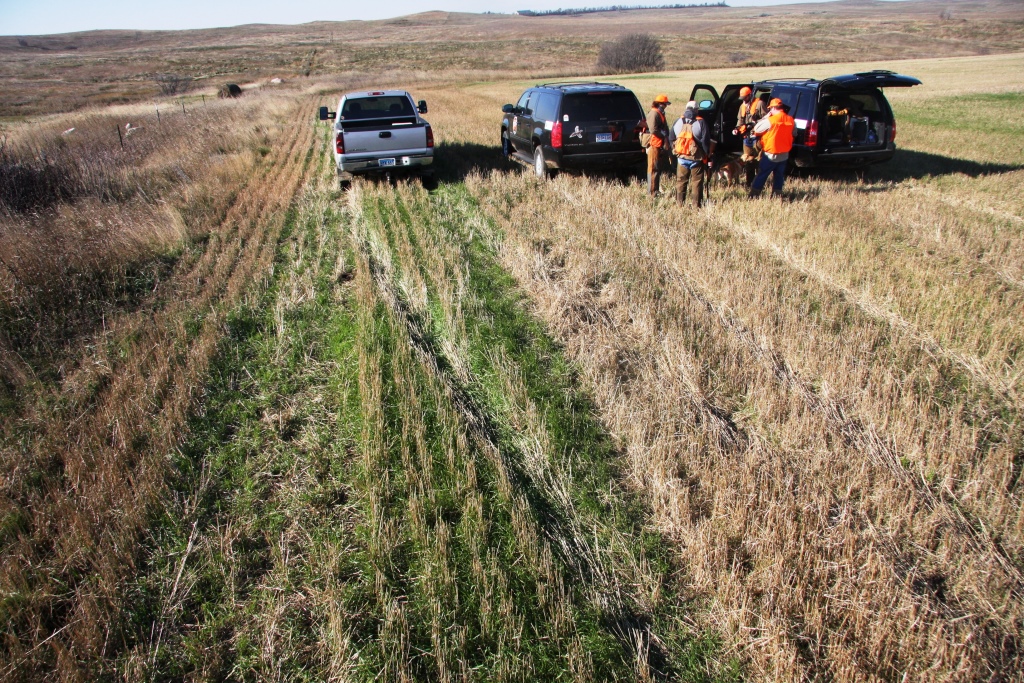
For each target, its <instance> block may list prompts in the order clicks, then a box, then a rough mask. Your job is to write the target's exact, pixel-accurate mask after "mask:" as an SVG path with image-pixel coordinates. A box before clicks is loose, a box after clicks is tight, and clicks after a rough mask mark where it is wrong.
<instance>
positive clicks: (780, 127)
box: [761, 111, 796, 154]
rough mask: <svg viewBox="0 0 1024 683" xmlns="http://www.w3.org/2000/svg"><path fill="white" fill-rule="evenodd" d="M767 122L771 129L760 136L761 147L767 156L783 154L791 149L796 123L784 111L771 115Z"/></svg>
mask: <svg viewBox="0 0 1024 683" xmlns="http://www.w3.org/2000/svg"><path fill="white" fill-rule="evenodd" d="M768 121H769V122H770V123H771V124H772V127H771V128H769V129H768V132H767V133H765V134H764V135H762V136H761V145H762V148H763V149H764V151H766V152H768V153H769V154H785V153H787V152H789V151H790V150H791V149H793V127H794V126H795V125H796V121H794V120H793V117H792V116H790V115H789V114H787V113H786V112H784V111H780V112H778V113H775V114H772V115H771V117H770V118H769V119H768Z"/></svg>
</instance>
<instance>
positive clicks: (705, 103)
mask: <svg viewBox="0 0 1024 683" xmlns="http://www.w3.org/2000/svg"><path fill="white" fill-rule="evenodd" d="M713 106H715V103H714V102H712V101H711V100H701V101H700V104H698V105H697V108H698V109H711V107H713Z"/></svg>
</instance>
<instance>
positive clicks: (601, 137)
mask: <svg viewBox="0 0 1024 683" xmlns="http://www.w3.org/2000/svg"><path fill="white" fill-rule="evenodd" d="M597 141H598V142H611V141H612V134H611V133H598V134H597Z"/></svg>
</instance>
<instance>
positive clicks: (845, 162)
mask: <svg viewBox="0 0 1024 683" xmlns="http://www.w3.org/2000/svg"><path fill="white" fill-rule="evenodd" d="M913 85H921V81H919V80H917V79H916V78H911V77H910V76H901V75H900V74H896V73H893V72H892V71H868V72H865V73H858V74H848V75H845V76H835V77H833V78H826V79H825V80H823V81H818V80H815V79H813V78H779V79H773V80H766V81H757V82H755V83H740V84H736V85H727V86H725V90H723V91H722V95H721V97H719V95H718V92H717V91H716V90H715V89H714V88H713V87H711V86H710V85H705V84H703V83H701V84H698V85H695V86H694V88H693V92H692V93H691V94H690V99H692V100H693V101H695V102H696V103H697V106H698V108H699V109H700V110H701V111H702V112H703V115H704V118H705V120H708V121H714V126H713V134H714V137H715V139H716V140H717V141H718V153H724V154H733V153H735V154H740V153H742V147H743V140H742V136H740V135H734V134H733V132H732V131H733V129H734V128H735V127H736V115H737V114H738V113H739V109H740V94H739V93H740V88H742V87H743V86H748V87H750V88H751V89H752V90H753V96H754V97H759V98H761V100H762V101H764V103H765V104H767V103H768V101H769V99H770V98H775V97H778V98H779V99H780V100H782V102H783V103H784V104H787V105H789V114H790V115H791V116H792V117H793V118H794V119H796V131H795V135H794V136H793V151H792V153H791V154H790V159H791V163H793V164H795V165H796V166H799V167H802V168H809V167H812V166H815V167H821V166H847V167H857V166H866V165H868V164H877V163H880V162H883V161H888V160H889V159H891V158H892V155H893V154H894V153H895V152H896V143H895V140H896V119H895V118H894V117H893V113H892V108H891V107H890V106H889V102H888V100H886V99H885V95H883V94H882V90H881V89H882V88H907V87H910V86H913Z"/></svg>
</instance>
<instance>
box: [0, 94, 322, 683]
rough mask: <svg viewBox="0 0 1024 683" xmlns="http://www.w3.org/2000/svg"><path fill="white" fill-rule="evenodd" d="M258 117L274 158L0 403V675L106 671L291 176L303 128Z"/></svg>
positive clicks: (302, 154)
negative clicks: (133, 293) (193, 417)
mask: <svg viewBox="0 0 1024 683" xmlns="http://www.w3.org/2000/svg"><path fill="white" fill-rule="evenodd" d="M284 111H288V109H284ZM271 120H273V119H271ZM274 128H276V129H278V130H281V129H280V128H279V126H278V125H272V124H269V125H268V129H267V134H268V135H269V136H270V137H269V140H270V142H271V144H272V148H270V149H269V154H268V161H269V162H277V163H270V164H268V165H267V167H266V169H265V170H260V171H259V172H257V173H256V174H255V176H254V177H253V178H252V179H251V181H250V182H249V183H248V184H247V185H246V186H245V188H244V189H242V190H240V191H239V189H238V187H237V185H236V187H235V188H234V192H238V194H237V196H235V197H234V199H233V201H230V202H228V203H227V204H225V205H224V207H223V210H224V212H225V213H224V215H223V217H222V221H218V222H216V223H213V224H207V225H206V226H205V230H208V231H209V234H208V236H207V237H206V239H205V241H204V242H202V243H201V245H200V246H199V248H196V249H191V250H186V252H185V253H184V255H183V257H182V258H180V259H179V260H178V262H177V263H176V264H175V266H174V267H173V268H172V269H170V271H169V272H167V273H166V277H165V278H162V279H161V280H160V281H159V282H158V283H157V286H155V291H154V292H153V293H152V294H151V295H148V296H147V297H146V299H145V305H143V306H139V307H137V310H131V309H129V310H117V309H115V310H113V311H112V315H111V316H110V317H108V318H106V319H105V320H103V321H102V322H103V325H102V328H100V329H97V330H96V334H95V335H94V336H92V337H91V338H90V339H87V340H86V341H85V342H84V343H79V344H78V346H77V347H76V349H75V350H74V352H73V353H69V354H68V358H69V362H68V364H67V365H66V366H64V367H62V368H60V372H59V373H58V374H57V376H56V377H46V378H44V381H40V382H38V383H30V384H27V385H26V386H24V387H22V388H20V389H18V390H17V391H16V393H15V394H14V399H13V402H8V403H7V404H6V405H5V411H4V414H3V419H2V422H0V435H2V451H0V452H2V457H3V467H4V473H5V475H4V480H3V488H2V498H0V501H2V502H0V506H2V510H3V512H2V516H3V520H4V559H3V564H2V568H0V585H2V587H3V588H2V590H3V596H4V597H3V603H2V610H3V615H4V622H5V623H6V624H7V626H6V629H5V641H4V645H3V651H2V659H3V665H2V666H3V668H2V669H0V670H2V671H3V672H4V675H5V676H7V675H10V674H11V672H14V671H17V672H19V676H23V677H25V678H37V679H38V678H43V677H45V676H46V675H47V674H46V672H51V673H52V672H56V673H57V675H59V676H61V677H63V678H64V679H66V680H78V679H81V678H83V677H85V676H87V675H89V674H90V673H93V674H102V673H103V672H107V673H108V674H109V671H110V670H109V668H108V667H109V663H105V662H104V659H103V658H104V654H105V653H107V652H110V651H113V650H116V649H119V648H120V647H123V644H124V642H125V639H126V637H127V636H126V633H127V625H126V622H125V610H126V608H127V607H128V605H127V604H126V600H127V599H128V594H127V592H126V590H125V587H126V582H127V581H128V580H129V579H131V578H132V577H133V575H134V572H135V569H136V561H137V557H138V556H137V553H138V552H139V547H138V542H139V540H140V538H141V536H142V534H143V533H144V532H145V530H146V529H147V528H148V527H149V524H150V522H151V515H152V514H153V511H154V504H155V503H156V502H157V501H158V500H160V499H161V497H163V496H164V495H166V487H167V479H168V476H169V473H168V469H167V468H168V462H167V454H168V453H170V452H173V450H174V449H175V448H177V447H178V445H179V444H180V443H181V439H182V436H183V435H182V427H183V424H184V422H185V420H186V418H187V416H188V415H189V413H190V411H191V410H192V409H193V407H194V406H195V401H196V399H197V397H198V394H197V389H198V388H199V387H201V386H202V384H203V378H204V377H205V375H206V371H207V367H208V363H209V360H210V358H211V357H212V355H213V353H214V351H215V349H216V347H217V343H218V340H219V338H220V335H221V332H222V329H223V324H224V319H225V316H226V314H227V311H228V310H229V309H230V307H231V306H233V305H234V304H235V303H236V302H238V301H239V300H240V299H241V298H242V297H244V296H246V294H247V292H249V291H250V289H252V288H253V287H254V286H257V287H258V286H259V284H260V283H261V282H264V281H265V277H266V272H267V270H268V268H269V267H270V264H271V261H272V258H273V255H274V251H275V248H276V233H277V232H278V231H280V229H281V226H282V225H283V221H284V209H285V208H286V207H287V206H288V204H289V203H290V201H291V197H292V194H293V192H294V191H295V188H296V187H297V184H298V181H299V179H300V178H301V177H302V174H303V170H304V166H305V158H306V152H307V150H308V149H309V146H310V143H311V141H312V129H313V127H312V125H309V126H305V127H302V126H298V127H296V126H289V127H287V128H285V129H284V133H283V134H281V133H275V132H274V130H273V129H274ZM182 132H183V133H185V132H187V131H182ZM181 143H182V147H183V148H184V149H186V150H187V149H188V146H187V142H186V139H185V138H184V137H182V138H181ZM210 151H214V150H210ZM164 153H167V150H165V151H164ZM184 158H185V159H188V158H189V157H188V156H185V157H184ZM197 165H198V164H197ZM214 177H216V171H214ZM204 179H208V177H207V178H204ZM235 180H237V178H235ZM181 189H182V190H184V191H186V192H188V191H189V190H188V188H187V186H186V187H185V188H181ZM229 194H233V193H230V192H229ZM215 196H217V195H215ZM187 207H188V205H187V203H186V204H185V205H183V206H182V207H181V208H182V209H185V208H187ZM195 208H199V209H200V210H201V209H202V208H203V207H202V203H201V202H200V206H199V207H195ZM108 215H117V212H116V211H111V214H108ZM129 216H131V213H130V212H129ZM126 220H127V219H126ZM186 226H187V227H190V228H195V227H198V226H188V224H187V221H186ZM161 234H163V233H162V232H161ZM103 239H104V240H106V239H108V238H107V236H106V235H104V236H103ZM107 243H108V244H109V241H108V242H107ZM62 244H64V243H62ZM70 246H71V247H73V248H74V247H75V246H77V245H74V244H72V245H70ZM146 248H147V249H152V248H153V245H152V244H147V245H146ZM101 251H102V250H101ZM129 256H130V254H129ZM100 265H102V263H101V264H100ZM57 275H58V276H59V272H58V274H57Z"/></svg>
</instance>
